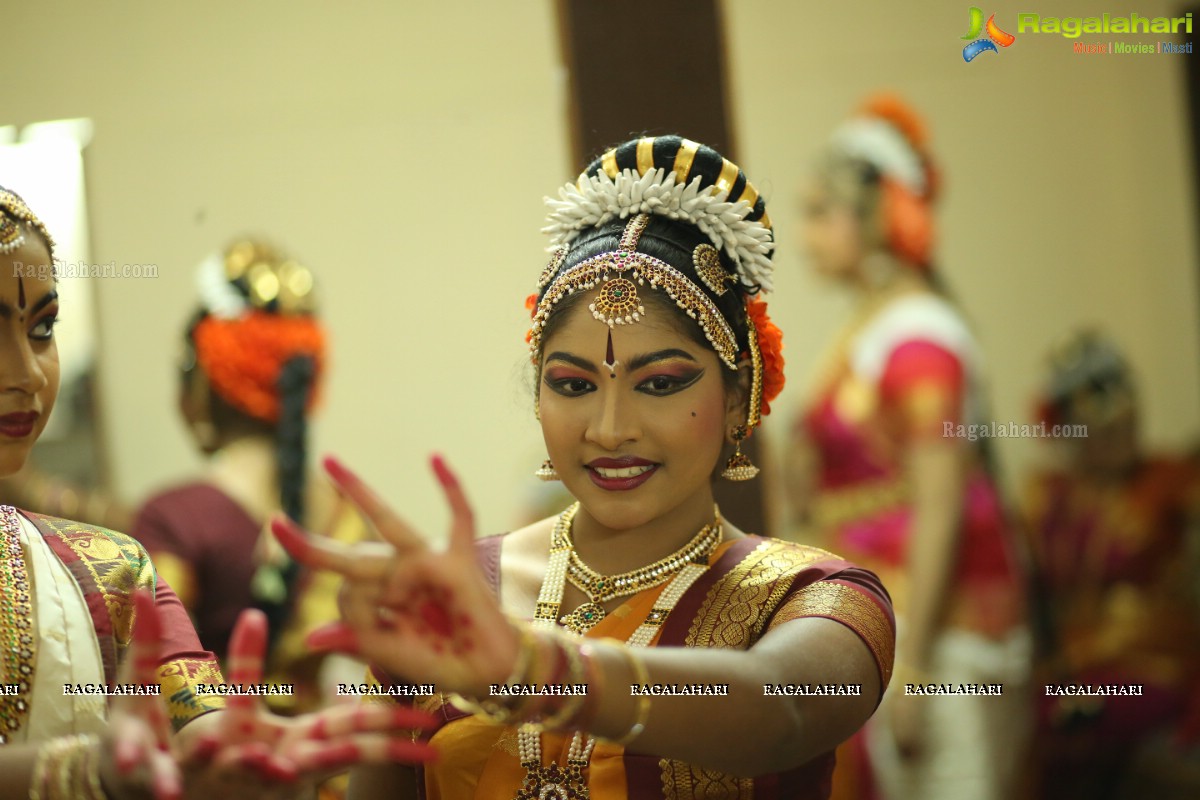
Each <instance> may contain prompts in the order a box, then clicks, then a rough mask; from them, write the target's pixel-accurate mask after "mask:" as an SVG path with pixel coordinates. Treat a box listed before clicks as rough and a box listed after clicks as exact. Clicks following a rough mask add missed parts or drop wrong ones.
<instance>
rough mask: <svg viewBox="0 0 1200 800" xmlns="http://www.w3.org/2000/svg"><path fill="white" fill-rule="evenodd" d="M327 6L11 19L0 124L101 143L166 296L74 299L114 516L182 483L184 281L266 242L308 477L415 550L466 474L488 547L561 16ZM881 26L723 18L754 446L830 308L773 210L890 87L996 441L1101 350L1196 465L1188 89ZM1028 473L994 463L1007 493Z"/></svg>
mask: <svg viewBox="0 0 1200 800" xmlns="http://www.w3.org/2000/svg"><path fill="white" fill-rule="evenodd" d="M1140 5H1143V6H1145V7H1146V9H1148V10H1144V11H1143V13H1149V10H1153V9H1156V8H1165V7H1166V4H1163V3H1150V4H1147V3H1142V4H1140ZM349 7H350V6H348V7H347V8H349ZM352 7H353V9H355V10H347V9H346V8H343V9H339V10H336V11H335V10H334V6H333V5H332V4H329V3H319V4H318V3H312V2H304V3H295V2H282V1H281V0H270V2H256V3H232V2H227V1H226V0H222V1H221V2H213V3H208V4H204V5H203V6H196V5H193V6H191V7H190V10H188V11H186V12H182V11H178V10H176V9H177V7H176V6H174V5H171V4H162V3H150V2H136V3H134V2H126V3H123V4H121V5H120V10H119V11H114V10H113V9H112V8H109V7H101V6H98V5H96V4H94V3H83V2H78V1H77V0H76V1H75V2H70V3H65V4H61V8H62V9H63V10H59V11H57V12H56V13H55V14H54V15H52V16H51V15H49V14H47V13H46V11H45V10H44V8H43V6H40V5H37V4H25V5H15V6H13V7H11V8H9V9H7V10H6V18H5V27H6V29H7V30H9V31H19V32H20V35H12V34H10V35H9V36H8V37H6V57H7V61H8V63H9V64H10V68H9V71H8V80H6V81H5V89H4V104H3V113H0V124H6V123H15V124H26V123H29V122H33V121H36V120H43V119H54V118H59V117H75V116H88V117H91V118H92V119H93V120H95V123H96V137H95V140H94V142H93V144H92V146H91V147H90V148H89V149H88V151H87V155H86V159H87V169H88V180H89V193H90V199H91V203H92V206H91V210H92V219H93V232H94V238H93V253H92V257H93V260H94V261H97V262H107V261H114V260H115V261H117V262H119V263H155V264H158V265H159V268H160V275H159V277H158V278H157V279H154V280H115V281H107V282H101V283H100V284H99V286H98V290H97V292H98V298H99V306H100V307H99V312H100V319H101V330H100V332H99V335H100V338H101V345H102V348H103V357H102V361H101V370H102V372H101V377H102V381H103V384H102V402H103V404H104V419H105V422H106V424H107V427H108V431H109V433H110V435H111V440H112V441H111V450H112V455H113V466H114V469H115V478H116V485H117V487H118V489H119V491H120V493H121V495H122V496H123V497H124V498H126V499H128V500H133V499H136V498H138V497H141V496H144V494H145V493H146V492H148V491H150V490H151V489H152V488H154V487H156V486H161V485H162V484H164V483H165V482H169V481H170V480H173V479H176V478H178V477H180V476H182V475H185V474H187V473H188V472H189V471H191V470H193V469H195V467H196V466H197V464H198V460H197V459H196V457H195V456H194V455H193V454H192V453H191V450H190V448H189V446H188V443H187V440H186V438H185V435H184V431H183V429H182V427H181V425H180V424H179V423H178V421H177V419H176V416H175V413H174V399H173V393H174V373H173V365H174V361H175V358H176V353H177V345H178V341H179V332H180V330H181V327H182V325H183V322H184V320H185V318H186V316H187V315H188V313H189V311H190V309H191V308H192V303H193V298H194V291H193V288H192V270H193V267H194V265H195V264H196V263H197V262H198V261H199V260H200V258H201V257H202V256H204V255H205V254H206V253H207V252H208V251H209V250H211V249H213V248H215V247H216V246H218V245H219V244H221V243H223V242H224V241H225V240H226V239H227V238H229V237H230V236H232V235H234V234H236V233H238V232H241V231H259V232H263V233H267V234H269V235H271V236H272V237H274V238H275V239H277V240H278V241H280V242H281V243H283V244H285V245H287V246H288V247H290V248H291V249H293V250H294V251H295V252H296V253H297V254H298V255H299V256H300V257H301V258H302V259H303V260H305V261H306V262H307V263H308V264H309V265H311V266H312V268H313V269H314V270H316V271H317V272H318V275H319V278H320V279H321V280H322V293H323V302H324V310H325V316H326V318H327V320H328V323H329V326H330V328H331V330H332V335H333V337H334V338H333V361H332V370H331V377H332V383H331V385H330V387H329V390H328V392H327V394H326V403H325V406H324V409H323V412H322V415H321V418H320V427H319V432H318V436H317V442H318V449H319V450H321V451H324V450H326V449H330V450H336V452H338V453H340V454H343V455H344V457H345V458H346V459H347V460H348V461H349V462H350V463H351V464H354V465H358V466H359V467H360V468H361V471H362V472H364V473H365V474H366V475H367V476H368V477H369V478H372V479H374V480H375V482H376V483H378V484H379V486H380V488H381V490H382V492H383V493H384V494H385V495H386V496H387V497H388V498H390V499H392V500H394V501H395V502H396V503H397V504H398V505H399V506H400V508H402V509H403V510H404V511H405V513H407V514H408V515H409V516H410V517H411V518H412V519H413V520H414V521H416V522H418V523H420V524H422V525H427V526H436V525H437V524H439V523H440V521H441V520H442V519H444V516H445V515H444V511H443V510H442V506H441V503H440V501H439V500H437V498H436V496H435V489H434V484H433V482H432V481H431V480H430V479H429V478H428V477H427V473H426V470H425V468H424V457H425V455H426V454H427V453H429V452H430V451H433V450H435V449H437V450H441V451H443V452H444V453H446V454H447V455H448V456H449V458H450V459H451V460H452V463H454V464H456V465H458V466H459V467H460V469H461V470H462V472H463V473H464V477H465V479H466V481H467V485H468V487H469V488H470V492H471V494H472V496H473V498H474V499H475V501H476V503H477V505H478V506H479V510H480V525H481V528H482V529H484V530H497V529H501V528H504V527H506V526H508V525H509V524H510V523H511V522H512V520H513V518H514V517H515V516H516V515H517V513H518V508H519V506H520V504H521V499H522V498H523V497H524V496H525V495H526V494H527V493H528V492H529V491H530V490H531V489H532V488H533V486H534V481H533V479H532V478H531V477H529V473H530V472H531V471H532V469H533V468H534V467H535V466H536V465H537V464H538V463H539V462H540V459H541V458H542V457H543V451H542V449H541V447H540V442H539V435H538V432H537V428H536V425H535V424H534V422H533V420H532V418H531V415H530V413H529V405H528V401H527V390H526V383H525V379H524V377H523V372H522V370H521V363H522V359H521V354H522V343H521V335H522V333H523V332H524V330H525V320H524V317H523V310H522V306H521V300H522V298H523V297H524V295H525V294H526V293H527V292H528V291H529V289H530V288H532V287H531V284H532V281H533V278H534V276H535V275H536V273H537V271H538V270H539V269H540V267H541V265H542V260H543V255H542V247H543V245H544V241H543V239H542V237H541V236H540V235H539V233H538V228H539V227H540V224H541V218H542V207H541V198H542V196H543V195H544V194H547V193H550V192H552V191H553V190H554V189H555V188H556V187H557V185H558V184H559V183H560V182H561V181H562V180H563V179H564V178H566V177H568V176H569V175H571V174H573V172H574V170H575V168H576V167H575V166H573V165H569V164H568V157H567V146H566V126H565V119H564V102H563V96H562V92H563V86H564V84H563V80H562V75H561V73H560V67H559V62H558V53H557V41H556V29H555V23H554V18H553V15H552V4H551V3H550V2H549V1H548V0H543V2H517V1H515V0H510V1H509V2H503V3H482V2H462V1H461V0H460V2H442V3H396V2H378V3H374V4H366V3H357V4H353V6H352ZM894 8H895V6H892V5H890V4H889V5H887V6H884V5H882V4H880V5H879V6H872V7H870V10H869V11H864V10H863V9H860V8H855V9H849V8H845V7H844V6H843V5H842V4H815V3H805V4H799V3H781V2H768V1H767V0H739V2H736V3H728V4H727V17H728V23H729V31H730V34H729V44H730V61H731V69H732V72H733V77H734V91H733V101H734V108H735V109H736V111H737V118H736V120H735V125H736V128H737V132H738V134H739V143H740V148H741V156H742V161H743V162H744V165H745V167H746V169H747V171H748V172H749V173H750V175H751V177H752V179H754V180H755V181H756V182H758V183H759V184H760V185H761V186H762V188H763V189H764V190H765V191H766V192H768V196H769V198H770V199H771V200H772V205H771V208H772V216H773V218H774V219H775V220H776V222H777V224H778V228H779V238H780V246H781V250H780V253H779V257H778V265H779V271H780V277H779V280H778V286H779V295H778V300H777V302H776V303H775V307H776V308H777V312H776V314H777V317H778V319H779V321H780V322H781V323H782V324H783V326H784V329H785V331H786V332H787V334H788V351H787V353H788V356H789V358H790V359H791V361H790V363H791V364H792V369H791V375H792V383H791V384H790V386H789V389H788V391H787V392H786V393H785V395H784V397H783V398H782V400H781V401H780V404H779V408H780V413H779V414H778V415H777V417H776V418H775V419H773V420H771V423H772V428H774V429H775V433H776V434H778V432H779V430H780V429H781V428H782V427H783V426H782V425H781V422H782V421H783V419H785V418H786V417H787V416H788V415H789V414H790V412H791V411H792V410H793V409H795V408H796V407H797V405H798V401H799V399H800V397H801V396H802V390H803V389H804V388H805V385H806V374H807V373H808V372H809V371H810V370H811V368H812V366H813V363H814V361H815V359H816V356H817V354H818V352H819V350H820V347H821V346H822V345H823V343H824V342H825V341H826V340H827V339H828V337H829V335H830V334H831V332H832V330H833V329H834V327H835V325H836V324H837V323H838V322H839V321H841V320H842V319H843V318H844V314H845V312H846V307H847V304H846V300H845V298H844V297H841V296H839V295H838V294H837V293H836V292H833V291H831V290H829V289H826V288H823V287H821V286H818V285H816V284H815V283H814V282H813V281H812V280H810V279H809V278H808V277H807V276H806V275H805V274H804V271H803V266H802V263H801V258H800V256H799V254H798V252H797V248H796V241H797V240H796V233H797V225H796V217H797V208H796V205H795V203H794V198H795V195H796V190H797V186H798V184H799V182H800V180H801V179H802V176H803V175H804V173H805V170H806V168H807V164H808V159H809V158H810V156H811V153H812V152H813V150H814V148H815V147H817V146H818V145H819V144H820V142H821V141H822V140H823V139H824V137H825V136H826V135H827V133H828V131H829V130H830V129H831V128H832V126H834V125H835V124H836V123H837V122H838V121H839V120H840V119H841V117H842V116H843V115H844V114H845V113H846V112H847V111H848V110H849V109H850V108H851V107H852V105H853V103H854V102H855V101H856V99H857V98H858V97H859V96H860V95H862V94H863V93H864V92H866V91H867V90H869V89H872V88H876V87H878V86H880V85H889V86H892V87H895V88H898V89H900V90H902V91H904V92H905V93H906V94H908V95H909V96H910V97H911V98H912V100H913V101H914V102H915V103H916V104H917V105H918V106H919V107H920V108H921V109H922V110H923V111H924V112H925V113H926V114H927V115H928V117H929V120H930V123H931V126H932V129H933V132H934V136H935V147H936V149H937V152H938V153H939V154H940V156H941V159H942V162H943V165H944V168H945V172H946V174H947V192H946V201H945V206H944V208H943V211H942V215H941V218H942V230H943V244H942V247H941V255H942V261H943V262H944V264H945V271H946V273H947V275H948V276H949V277H950V279H951V280H952V282H953V283H954V284H955V285H956V287H957V288H958V291H959V293H960V295H961V296H962V299H963V302H964V304H965V305H966V307H967V309H968V310H969V312H970V314H971V315H972V317H973V318H974V320H975V321H976V323H977V327H978V329H979V332H980V335H981V337H982V339H983V341H984V343H985V345H986V348H987V351H988V354H989V356H990V358H991V362H992V365H993V377H994V383H995V408H996V417H997V418H998V419H1004V420H1006V419H1010V418H1011V419H1016V420H1023V419H1025V416H1026V412H1027V409H1028V407H1029V403H1028V398H1029V395H1030V392H1031V389H1032V387H1033V385H1034V380H1035V375H1034V372H1033V368H1034V367H1035V366H1036V365H1037V363H1038V361H1039V359H1040V358H1041V355H1042V353H1043V351H1044V349H1045V347H1046V344H1047V342H1049V341H1050V340H1051V339H1053V338H1054V337H1056V336H1057V335H1059V334H1061V333H1062V332H1063V331H1065V330H1067V329H1068V328H1069V327H1070V326H1072V325H1074V324H1076V323H1079V322H1083V321H1089V320H1098V321H1102V322H1105V323H1106V324H1108V325H1110V327H1111V328H1112V329H1113V331H1114V332H1115V333H1116V334H1117V336H1118V337H1119V338H1120V339H1121V340H1122V341H1123V342H1124V343H1126V345H1127V346H1128V348H1129V350H1130V352H1131V354H1132V356H1133V358H1134V359H1135V361H1136V362H1137V363H1138V364H1139V365H1141V371H1142V374H1143V377H1144V380H1145V384H1146V389H1147V391H1146V394H1147V398H1146V399H1147V416H1148V419H1147V427H1148V432H1149V433H1150V435H1151V437H1152V438H1153V440H1154V441H1156V442H1158V443H1163V444H1173V443H1178V442H1181V441H1182V440H1183V439H1184V438H1185V437H1186V436H1195V435H1196V434H1197V432H1198V431H1200V376H1198V374H1197V364H1198V363H1200V352H1198V346H1200V333H1198V330H1197V310H1196V296H1197V289H1196V281H1195V275H1196V268H1195V253H1194V249H1193V242H1194V235H1195V231H1194V210H1193V201H1192V197H1191V190H1190V180H1191V178H1190V175H1191V173H1190V164H1189V162H1188V159H1187V157H1186V153H1185V139H1184V135H1185V134H1184V120H1183V117H1182V113H1183V108H1184V107H1183V105H1182V103H1183V97H1182V93H1181V92H1182V85H1181V75H1180V73H1179V70H1178V67H1179V63H1178V62H1177V61H1175V60H1173V59H1169V58H1166V57H1161V58H1149V57H1146V58H1133V57H1128V58H1117V57H1096V58H1084V57H1082V56H1074V55H1071V54H1069V53H1068V52H1067V47H1068V45H1067V44H1066V43H1065V40H1057V39H1054V38H1053V37H1023V38H1021V39H1019V40H1018V42H1017V44H1016V45H1014V47H1013V48H1011V49H1010V50H1009V51H1006V52H1003V53H1001V54H999V55H998V56H997V55H995V54H987V55H984V56H983V57H981V58H980V59H979V60H978V61H977V62H975V63H972V64H964V63H963V62H962V60H961V57H960V56H959V48H960V46H961V43H960V42H959V41H958V36H960V35H961V34H962V32H963V30H964V29H965V25H966V20H965V10H964V8H962V7H958V6H955V5H954V4H947V8H949V9H950V10H948V11H946V12H945V13H943V12H924V11H913V10H910V9H908V8H907V7H906V9H905V11H904V12H903V13H893V12H891V11H888V9H894ZM358 9H362V10H358ZM801 9H803V10H801ZM880 12H886V13H880ZM1005 13H1006V12H1003V11H1002V12H1001V18H1002V19H1003V17H1004V14H1005ZM1008 13H1011V12H1008ZM66 314H67V315H68V317H69V314H70V311H69V309H68V310H67V311H66ZM1035 445H1036V443H1030V442H1019V443H1015V444H1011V446H1009V447H1007V448H1006V449H1005V451H1004V454H1005V455H1006V456H1008V457H1009V460H1010V462H1011V463H1013V464H1021V463H1024V462H1026V461H1028V459H1029V458H1031V457H1032V455H1033V454H1034V452H1035V450H1036V447H1035Z"/></svg>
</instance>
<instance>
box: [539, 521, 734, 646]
mask: <svg viewBox="0 0 1200 800" xmlns="http://www.w3.org/2000/svg"><path fill="white" fill-rule="evenodd" d="M572 516H573V515H572ZM722 535H723V532H722V530H721V512H720V510H719V509H718V508H717V507H716V506H715V505H714V506H713V521H712V522H711V523H710V524H708V525H705V526H704V527H703V528H701V529H700V532H699V533H697V534H696V535H695V536H693V537H692V540H691V541H690V542H688V543H687V544H685V545H684V546H683V547H682V548H680V549H679V550H676V551H675V552H674V553H671V554H670V555H668V556H666V557H664V558H660V559H659V560H658V561H655V562H654V563H653V564H647V565H646V566H644V567H640V568H638V569H635V570H630V571H629V572H622V573H620V574H619V575H611V576H609V575H601V574H600V573H599V572H596V571H595V570H594V569H592V568H591V567H589V566H588V565H587V564H586V563H584V560H583V559H582V558H580V556H579V553H578V552H577V551H576V550H575V544H574V542H572V541H571V531H570V526H569V525H568V526H565V527H564V528H563V530H562V532H561V536H562V543H563V545H564V546H565V547H567V548H569V550H570V557H569V560H568V562H567V579H568V580H570V581H571V585H572V586H574V587H575V588H576V589H578V590H580V591H581V592H583V593H584V594H586V595H587V596H588V602H586V603H584V604H582V605H581V606H579V607H578V608H576V609H575V610H574V611H572V612H571V613H570V614H567V615H566V616H564V617H563V618H562V619H561V620H560V622H562V623H563V625H565V626H566V627H567V629H568V630H570V631H571V632H572V633H578V634H580V635H582V634H586V633H587V632H588V631H589V630H591V629H592V628H593V627H595V626H596V625H597V624H598V623H599V622H600V620H602V619H604V617H605V616H606V612H605V610H604V606H603V603H606V602H608V601H609V600H614V599H616V598H619V597H630V596H632V595H635V594H637V593H638V592H640V591H642V590H643V589H652V588H654V587H655V586H661V585H662V584H664V583H666V582H667V581H669V580H671V578H673V577H675V575H677V574H678V573H679V571H680V570H682V569H683V568H684V567H686V566H687V565H688V564H707V563H708V557H709V556H711V555H712V553H713V551H714V550H716V549H717V545H718V544H720V543H721V537H722Z"/></svg>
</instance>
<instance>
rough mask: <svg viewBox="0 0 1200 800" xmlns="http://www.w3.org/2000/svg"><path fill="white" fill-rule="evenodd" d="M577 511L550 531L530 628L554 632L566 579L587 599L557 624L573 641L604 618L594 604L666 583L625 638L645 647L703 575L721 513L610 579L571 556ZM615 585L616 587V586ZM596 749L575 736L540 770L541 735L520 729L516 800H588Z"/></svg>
mask: <svg viewBox="0 0 1200 800" xmlns="http://www.w3.org/2000/svg"><path fill="white" fill-rule="evenodd" d="M578 511H579V504H578V503H576V504H574V505H573V506H571V507H570V508H568V509H567V510H566V511H564V512H563V513H562V514H560V515H559V517H558V521H557V522H556V523H555V525H554V532H553V534H552V535H551V539H550V561H549V565H548V567H547V569H546V577H545V578H544V579H543V581H542V589H541V592H540V593H539V594H538V603H537V609H536V611H535V613H534V619H533V628H534V629H535V630H544V631H549V630H553V629H554V627H555V623H556V621H557V620H558V612H559V609H560V607H561V606H562V597H563V590H564V589H565V588H566V583H567V577H568V574H570V575H571V576H572V577H571V583H572V584H573V585H574V586H576V587H577V588H579V589H581V590H582V591H584V592H585V593H587V594H588V596H589V597H590V598H591V601H590V602H589V603H584V604H583V605H582V606H580V607H579V608H577V609H575V611H573V612H572V613H571V614H568V615H567V616H565V617H563V618H562V622H563V623H564V624H565V625H566V626H567V629H568V630H570V631H571V632H572V633H575V634H577V635H582V634H583V633H585V632H586V631H588V630H590V629H591V628H592V627H593V626H594V625H595V624H596V623H597V622H599V621H600V620H601V619H603V618H604V609H603V608H601V607H600V606H599V602H601V601H603V600H609V599H613V598H617V597H627V596H629V595H633V594H636V593H637V592H639V591H641V590H643V589H648V588H651V587H654V586H659V585H661V584H663V583H666V582H667V581H670V582H671V583H670V584H669V585H668V586H667V587H666V588H665V589H664V590H663V591H662V593H661V594H660V595H659V597H658V600H657V601H656V602H655V604H654V608H653V609H651V611H650V613H649V614H648V615H647V616H646V619H645V621H643V622H642V624H641V625H639V626H638V628H637V630H635V631H634V632H633V635H632V636H630V637H629V645H630V646H631V647H646V646H648V645H649V644H650V641H651V640H652V639H653V638H654V635H655V633H656V632H657V631H658V629H659V628H660V627H662V624H663V623H664V622H666V619H667V616H668V615H669V614H670V613H671V611H672V610H673V609H674V608H675V606H676V604H677V603H678V602H679V600H680V599H681V598H682V597H683V595H684V593H685V592H687V590H688V588H689V587H690V586H691V585H692V584H693V583H694V582H695V581H696V579H697V578H699V577H700V576H701V575H703V574H704V571H705V570H706V569H708V559H709V558H710V557H711V556H712V553H713V552H714V551H715V550H716V548H717V545H718V544H720V542H721V538H722V536H723V535H724V531H723V530H722V528H721V513H720V510H719V509H716V508H715V507H714V512H715V515H716V518H715V519H714V520H713V522H712V523H711V524H710V525H706V526H704V528H702V529H701V530H700V532H699V533H698V534H696V536H694V537H693V538H692V540H691V541H690V542H688V544H687V545H685V546H684V547H683V549H681V550H679V551H677V552H675V553H672V554H671V555H669V556H667V557H666V558H664V559H660V560H659V561H656V562H655V563H653V564H650V565H649V566H646V567H642V568H641V569H637V570H633V571H632V572H624V573H621V574H620V575H614V576H612V577H609V578H606V577H604V576H603V575H600V574H599V573H597V572H595V571H594V570H592V569H591V568H590V567H588V566H587V564H585V563H584V562H583V560H582V559H580V558H579V557H578V555H576V553H575V548H574V545H573V544H572V542H571V523H572V521H573V520H574V519H575V514H576V513H577V512H578ZM576 574H578V575H579V580H580V582H585V583H586V585H585V586H580V584H579V583H577V582H576V578H575V577H574V576H575V575H576ZM618 580H620V581H621V583H620V585H619V586H618V584H617V581H618ZM598 584H599V585H598ZM587 587H592V590H591V591H589V589H588V588H587ZM631 587H636V588H631ZM589 606H595V609H596V610H598V612H599V616H598V617H596V618H595V619H590V618H587V617H586V616H585V615H586V614H587V613H588V611H589V610H590V609H588V607H589ZM572 623H574V625H573V624H572ZM595 746H596V739H595V737H594V736H584V735H583V734H582V733H580V732H578V731H576V733H575V735H574V736H572V737H571V745H570V747H569V748H568V750H567V763H566V764H565V765H559V764H558V763H557V762H554V763H551V764H550V766H548V767H543V766H542V737H541V730H540V728H539V727H538V726H537V725H535V724H531V723H526V724H524V725H522V726H521V727H520V729H519V731H518V734H517V752H518V755H519V756H520V759H521V766H523V767H524V768H525V780H524V783H523V784H522V786H521V790H520V791H519V792H518V793H517V796H516V798H515V800H587V798H588V797H589V792H588V788H587V779H586V777H584V774H583V771H584V770H585V769H586V768H587V765H588V762H589V761H590V760H591V757H592V750H593V748H595Z"/></svg>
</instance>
